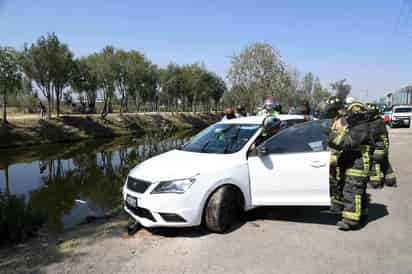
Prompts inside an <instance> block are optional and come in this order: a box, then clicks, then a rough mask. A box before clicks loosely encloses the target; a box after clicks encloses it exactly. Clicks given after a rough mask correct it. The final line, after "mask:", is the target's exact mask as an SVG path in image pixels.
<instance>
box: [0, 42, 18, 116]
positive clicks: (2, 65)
mask: <svg viewBox="0 0 412 274" xmlns="http://www.w3.org/2000/svg"><path fill="white" fill-rule="evenodd" d="M21 79H22V75H21V70H20V66H19V63H18V58H17V53H16V52H15V51H14V50H13V49H12V48H8V47H4V48H3V47H0V94H2V95H3V124H7V94H8V93H11V92H14V91H16V89H18V88H19V87H21Z"/></svg>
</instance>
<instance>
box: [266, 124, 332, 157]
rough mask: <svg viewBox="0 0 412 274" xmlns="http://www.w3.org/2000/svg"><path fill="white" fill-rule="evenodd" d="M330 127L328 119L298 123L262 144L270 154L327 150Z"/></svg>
mask: <svg viewBox="0 0 412 274" xmlns="http://www.w3.org/2000/svg"><path fill="white" fill-rule="evenodd" d="M329 128H330V122H328V121H327V120H317V121H310V122H307V123H303V124H298V125H295V126H292V127H289V128H287V129H284V130H282V131H281V132H280V133H278V134H276V135H275V136H273V137H272V138H270V139H268V140H267V141H266V142H265V143H264V144H262V145H264V146H265V148H266V151H267V153H268V154H280V153H302V152H321V151H325V150H326V149H327V138H328V134H329Z"/></svg>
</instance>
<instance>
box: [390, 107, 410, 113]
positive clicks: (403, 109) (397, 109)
mask: <svg viewBox="0 0 412 274" xmlns="http://www.w3.org/2000/svg"><path fill="white" fill-rule="evenodd" d="M393 112H395V113H407V112H412V108H395V109H394V110H393Z"/></svg>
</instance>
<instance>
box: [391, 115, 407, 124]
mask: <svg viewBox="0 0 412 274" xmlns="http://www.w3.org/2000/svg"><path fill="white" fill-rule="evenodd" d="M391 123H392V125H394V126H409V125H410V123H411V118H410V117H408V118H396V119H394V118H392V120H391Z"/></svg>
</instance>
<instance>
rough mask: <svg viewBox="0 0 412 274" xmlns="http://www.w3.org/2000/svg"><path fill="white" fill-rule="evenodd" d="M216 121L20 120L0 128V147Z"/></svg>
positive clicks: (183, 117) (158, 116)
mask: <svg viewBox="0 0 412 274" xmlns="http://www.w3.org/2000/svg"><path fill="white" fill-rule="evenodd" d="M218 119H219V117H218V115H216V114H214V113H196V114H193V113H147V114H124V115H118V114H113V115H109V116H107V117H106V118H105V119H102V118H100V116H99V115H63V116H61V117H60V119H50V120H47V119H39V118H36V117H28V118H27V119H24V118H21V117H20V118H18V119H17V118H16V119H11V120H10V124H9V125H7V126H3V127H0V148H11V147H24V146H29V145H38V144H52V143H68V142H74V141H79V140H85V139H91V138H107V137H116V136H124V135H135V136H140V135H143V134H145V133H148V132H171V131H174V130H182V129H189V128H202V127H205V126H207V125H209V124H212V123H214V122H216V121H217V120H218Z"/></svg>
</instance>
